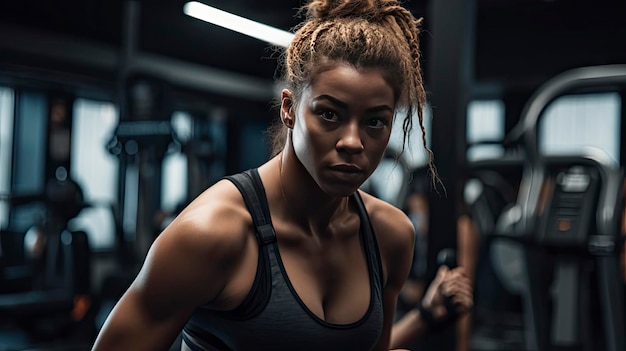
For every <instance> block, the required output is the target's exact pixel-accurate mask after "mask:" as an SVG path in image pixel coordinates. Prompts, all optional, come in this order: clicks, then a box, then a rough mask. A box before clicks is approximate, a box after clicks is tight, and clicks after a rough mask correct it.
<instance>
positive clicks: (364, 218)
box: [352, 190, 384, 289]
mask: <svg viewBox="0 0 626 351" xmlns="http://www.w3.org/2000/svg"><path fill="white" fill-rule="evenodd" d="M352 198H353V199H354V202H355V203H356V205H357V210H358V213H359V218H360V219H361V235H362V236H363V243H364V246H365V250H366V252H367V257H368V260H369V261H370V267H372V268H373V269H374V271H373V274H374V277H375V278H376V280H378V282H379V283H380V285H379V288H380V289H382V287H383V286H384V281H383V268H382V267H383V266H382V259H381V257H380V251H379V250H378V241H377V240H376V234H375V232H374V227H373V226H372V221H371V220H370V217H369V215H368V214H367V209H365V204H364V203H363V198H362V197H361V194H360V193H359V191H358V190H357V191H355V192H354V193H353V195H352Z"/></svg>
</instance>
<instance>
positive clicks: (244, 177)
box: [182, 169, 383, 351]
mask: <svg viewBox="0 0 626 351" xmlns="http://www.w3.org/2000/svg"><path fill="white" fill-rule="evenodd" d="M226 178H227V179H229V180H230V181H232V182H233V183H234V184H235V185H236V186H237V188H238V189H239V191H240V192H241V193H242V195H243V197H244V200H245V203H246V206H247V207H248V210H249V211H250V213H251V215H252V218H253V221H254V224H255V226H256V228H257V232H256V234H257V239H258V241H259V262H258V266H257V272H256V277H255V280H254V283H253V285H252V288H251V289H250V292H249V293H248V295H247V296H246V298H245V299H244V301H243V302H242V303H241V305H239V306H238V307H237V308H235V309H234V310H231V311H215V310H210V309H208V308H206V307H204V306H201V307H199V308H197V309H196V311H195V312H194V314H193V315H192V317H191V319H190V320H189V321H188V323H187V325H186V326H185V328H184V330H183V335H182V336H183V344H185V345H186V346H187V347H188V348H189V349H191V350H194V351H205V350H237V351H239V350H273V351H280V350H289V351H308V350H311V351H332V350H338V351H339V350H340V351H346V350H355V351H360V350H364V351H366V350H371V349H373V348H374V346H375V345H376V344H377V342H378V339H379V337H380V334H381V332H382V328H383V302H382V286H383V285H382V273H381V272H382V268H381V261H380V255H379V252H378V245H377V243H376V239H375V236H374V231H373V229H372V227H371V223H370V220H369V217H368V215H367V212H366V211H365V207H364V206H363V202H362V200H361V198H360V195H359V194H358V192H355V194H354V195H352V196H351V198H352V200H353V201H355V203H356V204H357V207H358V211H359V217H360V219H361V231H360V236H361V240H362V241H363V244H364V245H363V246H364V248H365V255H366V260H367V267H368V270H369V280H370V291H371V296H370V305H369V308H368V309H367V312H366V313H365V315H364V316H363V317H362V318H361V319H359V320H358V321H356V322H354V323H350V324H334V323H328V322H325V321H324V320H322V319H320V318H318V317H317V316H316V315H315V314H314V313H313V312H311V311H310V310H309V309H308V308H307V307H306V305H305V304H304V302H302V300H300V298H299V296H298V295H297V293H296V291H295V290H294V288H293V286H292V285H291V282H290V281H289V278H288V277H287V273H286V272H285V267H284V266H283V262H282V260H281V257H280V252H279V250H278V244H277V242H276V234H275V232H274V228H273V226H272V223H271V220H270V216H269V208H268V204H267V199H266V196H265V190H264V188H263V185H262V183H261V180H260V178H259V176H258V172H257V170H256V169H252V170H248V171H245V172H242V173H239V174H236V175H234V176H229V177H226ZM355 293H356V292H355Z"/></svg>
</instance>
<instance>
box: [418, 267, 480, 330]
mask: <svg viewBox="0 0 626 351" xmlns="http://www.w3.org/2000/svg"><path fill="white" fill-rule="evenodd" d="M421 303H422V308H423V309H426V310H428V311H429V312H430V313H431V315H432V317H433V320H434V321H435V322H443V321H445V320H446V319H447V318H448V317H451V316H452V315H456V316H461V315H463V314H465V313H467V312H469V311H470V309H471V308H472V306H473V304H474V299H473V287H472V282H471V281H470V279H469V278H468V277H467V276H466V275H465V272H464V270H463V267H457V268H454V269H452V270H451V269H449V268H448V267H446V266H441V267H440V268H439V270H438V271H437V275H436V276H435V279H433V281H432V282H431V283H430V285H429V286H428V289H427V290H426V294H424V298H423V299H422V302H421Z"/></svg>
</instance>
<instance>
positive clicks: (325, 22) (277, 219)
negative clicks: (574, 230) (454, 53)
mask: <svg viewBox="0 0 626 351" xmlns="http://www.w3.org/2000/svg"><path fill="white" fill-rule="evenodd" d="M305 9H306V11H307V20H306V21H305V22H304V23H303V24H302V25H301V26H300V27H299V28H298V30H297V32H296V35H295V38H294V40H293V42H292V44H291V45H290V46H289V48H288V50H287V53H286V56H285V65H284V68H285V75H284V80H285V83H286V88H285V89H284V90H283V91H282V93H281V96H280V115H281V122H282V126H283V127H281V129H280V130H279V132H278V133H277V136H276V137H275V143H274V145H279V151H278V153H277V154H276V155H275V156H274V157H272V158H271V159H270V160H269V161H268V162H266V163H265V164H263V165H261V166H260V167H258V169H254V170H251V171H250V172H247V173H246V174H245V175H243V174H240V175H237V176H236V177H231V178H229V179H224V180H221V181H219V182H217V183H216V184H215V185H213V186H211V187H210V188H209V189H207V190H206V191H205V192H204V193H203V194H201V195H200V196H198V197H197V198H196V199H195V200H194V201H192V203H191V204H190V205H189V206H188V207H187V208H185V209H184V210H183V211H182V212H181V213H180V214H179V216H178V217H177V218H176V219H174V221H173V222H172V223H171V224H170V225H169V226H168V227H167V228H166V229H165V230H164V231H163V232H162V233H161V234H160V235H159V237H158V238H157V239H156V240H155V242H154V244H153V246H152V247H151V249H150V252H149V253H148V255H147V257H146V260H145V263H144V266H143V267H142V269H141V271H140V273H139V274H138V276H137V278H136V280H135V281H134V282H133V284H132V285H131V287H130V288H129V289H128V291H127V292H126V293H125V294H124V296H123V297H122V298H121V299H120V301H119V302H118V304H117V305H116V307H115V308H114V309H113V311H112V312H111V314H110V316H109V317H108V319H107V321H106V322H105V324H104V326H103V329H102V331H101V332H100V334H99V336H98V338H97V340H96V343H95V345H94V350H167V349H168V347H169V345H171V344H172V341H173V340H174V339H175V338H176V337H177V336H178V335H179V333H180V332H181V329H184V331H183V350H222V349H224V350H228V349H232V350H265V349H267V350H320V349H324V350H388V349H389V348H390V347H400V346H401V344H402V343H405V342H406V341H407V340H410V338H413V337H414V336H415V335H416V334H417V333H419V332H420V331H422V330H424V323H423V322H422V317H420V316H421V315H423V312H422V313H420V312H419V311H416V312H415V313H413V314H408V316H407V317H406V318H405V319H404V320H403V321H402V322H401V323H400V324H399V325H398V327H397V328H396V329H395V330H394V333H393V340H392V333H391V329H392V325H393V322H394V313H395V308H396V299H397V297H398V293H399V291H400V289H401V288H402V286H403V284H404V281H405V279H406V277H407V275H408V272H409V269H410V266H411V262H412V256H413V241H414V229H413V225H412V224H411V222H410V220H409V219H408V218H407V216H406V215H405V214H404V213H403V212H402V211H401V210H399V209H397V208H395V207H393V206H391V205H389V204H388V203H386V202H383V201H381V200H379V199H377V198H375V197H373V196H371V195H368V194H366V193H364V192H362V191H360V190H358V189H359V187H360V186H361V185H362V184H363V182H364V181H365V180H366V179H367V178H368V177H369V176H370V175H371V174H372V172H373V171H374V170H375V169H376V167H377V166H378V164H379V162H380V160H381V158H382V156H383V153H384V151H385V148H386V147H387V143H388V141H389V137H390V133H391V125H392V121H393V119H394V117H395V118H404V129H405V139H406V133H408V131H409V130H410V128H411V118H410V117H411V115H412V113H413V111H417V113H418V115H419V120H420V127H421V129H422V131H423V125H421V121H422V115H421V109H422V105H423V103H424V100H425V94H424V90H423V87H422V77H421V72H420V69H419V59H420V57H419V46H418V39H417V36H418V30H417V25H418V23H419V22H418V21H417V20H415V18H414V17H413V16H412V15H411V14H410V12H408V11H407V10H406V9H404V8H402V7H401V6H399V5H398V3H397V1H390V0H380V1H371V0H370V1H365V0H363V1H341V2H339V1H312V2H311V3H309V4H308V5H307V7H306V8H305ZM400 110H401V111H402V112H403V113H401V112H400ZM396 114H397V115H398V116H396ZM402 115H404V116H402ZM282 128H284V129H282ZM283 131H286V133H283ZM431 162H432V160H431ZM254 196H257V199H256V200H257V201H256V202H255V200H254ZM255 209H256V210H258V211H255ZM264 216H265V217H264ZM253 218H254V219H253ZM470 290H471V289H470ZM444 295H445V296H450V297H452V298H453V299H455V302H456V303H457V306H458V309H459V311H461V312H462V311H463V310H466V309H467V308H468V307H469V305H471V295H470V294H469V293H468V286H467V282H466V281H465V280H463V278H462V272H459V271H447V270H445V269H442V270H441V271H440V274H439V275H438V276H437V278H436V279H435V281H434V282H433V286H432V287H431V289H430V290H429V293H427V296H426V299H425V300H424V307H426V308H427V310H428V311H431V312H432V314H433V315H434V318H435V319H437V318H439V319H440V318H443V316H444V315H446V313H447V310H446V308H445V305H444Z"/></svg>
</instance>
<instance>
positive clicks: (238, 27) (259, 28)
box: [183, 1, 294, 47]
mask: <svg viewBox="0 0 626 351" xmlns="http://www.w3.org/2000/svg"><path fill="white" fill-rule="evenodd" d="M183 12H184V13H185V14H186V15H188V16H191V17H194V18H197V19H200V20H203V21H205V22H209V23H212V24H215V25H218V26H220V27H224V28H226V29H230V30H233V31H235V32H239V33H241V34H245V35H248V36H251V37H253V38H256V39H259V40H263V41H266V42H268V43H270V44H274V45H278V46H282V47H287V46H289V43H291V40H292V39H293V36H294V35H293V33H290V32H287V31H284V30H281V29H278V28H274V27H271V26H268V25H266V24H262V23H259V22H255V21H252V20H249V19H247V18H244V17H241V16H237V15H233V14H232V13H229V12H226V11H222V10H219V9H216V8H215V7H211V6H208V5H205V4H203V3H200V2H197V1H190V2H188V3H186V4H185V5H184V7H183Z"/></svg>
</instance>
